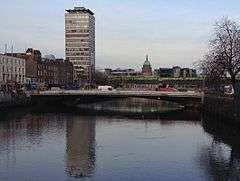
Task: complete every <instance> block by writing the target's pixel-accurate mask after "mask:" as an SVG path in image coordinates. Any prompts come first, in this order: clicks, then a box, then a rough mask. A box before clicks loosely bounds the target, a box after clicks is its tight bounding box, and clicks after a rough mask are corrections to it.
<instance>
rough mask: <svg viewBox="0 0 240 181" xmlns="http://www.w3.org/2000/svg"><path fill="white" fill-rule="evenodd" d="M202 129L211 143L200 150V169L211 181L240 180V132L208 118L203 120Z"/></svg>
mask: <svg viewBox="0 0 240 181" xmlns="http://www.w3.org/2000/svg"><path fill="white" fill-rule="evenodd" d="M206 120H207V121H206ZM216 121H217V122H216ZM203 128H204V130H205V131H206V132H207V133H209V134H211V135H212V137H213V141H212V143H211V144H210V145H206V146H205V147H202V148H201V150H200V164H201V165H202V168H204V170H205V171H206V172H207V173H208V174H209V175H211V176H212V177H213V180H236V181H237V180H240V145H239V137H240V135H239V132H240V130H239V129H238V128H234V127H229V126H227V125H224V124H222V123H220V121H219V120H213V119H211V120H209V118H204V121H203Z"/></svg>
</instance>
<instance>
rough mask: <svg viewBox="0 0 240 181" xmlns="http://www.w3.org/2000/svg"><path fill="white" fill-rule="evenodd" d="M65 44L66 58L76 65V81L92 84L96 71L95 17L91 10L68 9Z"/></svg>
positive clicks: (81, 8) (82, 8) (80, 8)
mask: <svg viewBox="0 0 240 181" xmlns="http://www.w3.org/2000/svg"><path fill="white" fill-rule="evenodd" d="M65 46H66V49H65V53H66V59H67V60H69V61H70V62H72V63H73V66H74V81H75V82H76V83H79V84H82V85H83V84H91V83H92V77H93V73H94V72H95V17H94V13H93V12H92V11H91V10H89V9H86V8H84V7H75V8H74V9H68V10H66V13H65Z"/></svg>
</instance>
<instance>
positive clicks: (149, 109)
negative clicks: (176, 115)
mask: <svg viewBox="0 0 240 181" xmlns="http://www.w3.org/2000/svg"><path fill="white" fill-rule="evenodd" d="M77 107H78V108H79V109H81V110H90V111H92V112H105V113H108V114H114V113H116V114H127V115H129V114H132V115H134V114H135V115H137V114H141V115H148V114H159V113H166V112H171V111H177V110H182V108H183V107H181V106H180V105H178V104H176V103H172V102H164V101H160V100H152V99H144V98H126V99H117V100H111V101H104V102H96V103H88V104H87V103H84V104H79V105H78V106H77Z"/></svg>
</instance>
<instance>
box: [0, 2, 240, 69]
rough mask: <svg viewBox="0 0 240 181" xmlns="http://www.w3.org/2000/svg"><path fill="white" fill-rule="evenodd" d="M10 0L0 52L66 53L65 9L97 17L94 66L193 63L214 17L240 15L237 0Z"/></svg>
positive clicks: (1, 12) (0, 16)
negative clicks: (85, 11)
mask: <svg viewBox="0 0 240 181" xmlns="http://www.w3.org/2000/svg"><path fill="white" fill-rule="evenodd" d="M80 2H81V3H77V2H75V3H74V1H73V0H51V1H49V0H41V1H36V0H24V1H22V0H11V1H3V2H1V7H0V20H1V22H2V24H1V28H0V37H1V38H0V52H4V45H5V43H7V44H8V50H9V51H10V49H11V45H12V44H13V46H14V51H17V52H22V51H24V50H25V48H28V47H33V48H36V49H39V50H41V52H42V53H43V55H45V54H54V55H56V57H64V47H65V45H64V13H65V9H71V8H73V7H74V5H75V6H84V7H86V8H89V9H91V10H92V11H93V12H94V13H95V17H96V67H97V68H110V67H111V68H118V67H120V68H135V69H140V68H141V66H142V64H143V63H144V61H145V56H146V54H148V55H149V59H150V62H151V64H152V67H153V68H158V67H172V66H173V65H179V66H181V67H192V64H193V62H195V61H197V60H198V59H200V58H201V57H202V56H203V55H204V53H205V52H206V50H207V47H208V40H209V38H210V37H211V33H212V31H213V25H214V23H215V21H216V20H218V19H220V18H222V17H224V16H228V17H229V18H230V19H233V20H235V21H238V22H239V20H240V13H239V12H240V1H239V0H211V1H209V0H201V1H199V0H181V1H179V0H169V1H165V0H157V1H154V0H121V1H118V0H83V1H80Z"/></svg>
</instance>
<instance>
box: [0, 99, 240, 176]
mask: <svg viewBox="0 0 240 181" xmlns="http://www.w3.org/2000/svg"><path fill="white" fill-rule="evenodd" d="M129 101H130V102H129ZM118 110H119V112H118ZM174 110H175V111H174ZM157 113H158V114H157ZM156 115H157V116H156ZM237 140H239V130H238V129H237V128H234V129H232V128H229V127H227V126H225V125H222V124H220V123H216V122H215V121H213V120H212V119H209V118H207V117H205V116H201V115H200V114H198V113H195V112H190V113H187V112H185V111H183V112H182V111H181V107H178V106H177V105H173V104H169V103H162V102H161V103H157V102H155V101H150V102H149V101H147V100H128V101H127V102H126V101H118V102H111V101H110V102H104V103H94V104H93V103H92V104H89V105H79V106H78V107H77V108H75V109H74V110H73V109H70V110H68V109H63V108H62V109H60V108H57V109H52V108H45V109H38V108H35V109H16V110H11V111H8V112H1V113H0V180H9V181H15V180H16V181H25V180H27V181H28V180H34V181H52V180H67V181H68V180H69V181H70V180H73V181H75V180H84V181H88V180H100V181H107V180H110V181H128V180H129V181H132V180H138V181H141V180H144V181H145V180H146V181H155V180H164V181H168V180H180V181H181V180H182V181H186V180H194V181H198V180H199V181H200V180H201V181H202V180H206V181H210V180H240V149H239V147H240V146H239V144H238V142H237Z"/></svg>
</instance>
